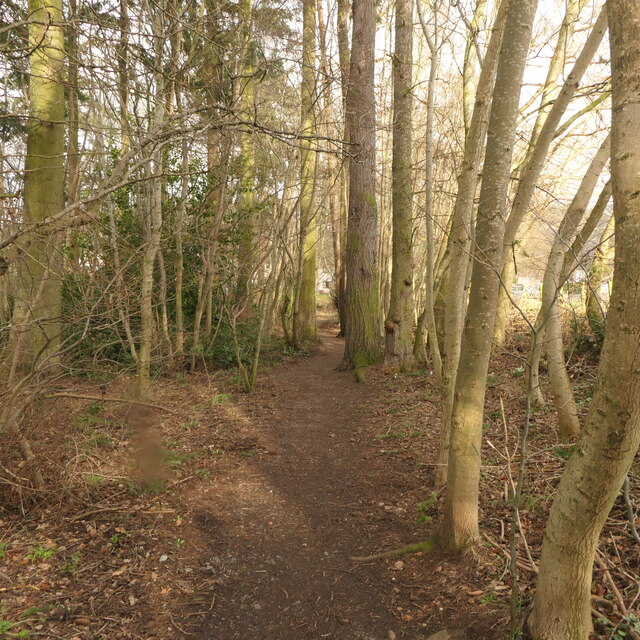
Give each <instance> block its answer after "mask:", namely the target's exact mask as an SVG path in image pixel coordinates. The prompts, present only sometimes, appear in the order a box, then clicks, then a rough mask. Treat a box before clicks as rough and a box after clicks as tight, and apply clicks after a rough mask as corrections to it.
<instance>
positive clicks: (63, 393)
mask: <svg viewBox="0 0 640 640" xmlns="http://www.w3.org/2000/svg"><path fill="white" fill-rule="evenodd" d="M42 397H43V398H46V399H47V400H48V399H51V398H77V399H79V400H96V401H98V402H119V403H123V404H132V405H133V404H139V405H142V406H143V407H150V408H151V409H158V410H160V411H165V412H166V413H172V414H175V411H174V410H173V409H169V408H168V407H163V406H162V405H160V404H153V403H152V402H144V401H143V400H132V399H131V398H118V397H115V398H114V397H109V396H90V395H86V394H83V393H70V392H68V391H60V392H58V393H48V394H47V395H45V396H42Z"/></svg>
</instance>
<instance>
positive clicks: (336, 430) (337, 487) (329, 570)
mask: <svg viewBox="0 0 640 640" xmlns="http://www.w3.org/2000/svg"><path fill="white" fill-rule="evenodd" d="M342 350H343V343H342V341H341V340H338V339H336V338H335V337H333V336H332V335H331V334H330V333H329V332H328V331H324V332H323V334H322V345H321V346H320V353H319V355H316V356H314V357H310V358H302V359H298V360H297V361H296V362H294V363H290V364H287V365H284V366H280V367H278V368H276V369H275V370H274V371H273V372H272V373H270V375H269V380H268V381H266V383H265V384H263V386H266V387H267V388H270V389H271V394H272V397H273V405H267V406H263V409H262V410H260V409H258V415H257V416H253V420H254V422H255V421H256V419H258V420H257V421H258V422H262V425H261V428H260V435H259V443H258V444H259V446H260V448H261V449H262V450H263V451H264V452H266V455H261V456H256V458H255V459H254V460H252V464H251V466H252V471H253V473H250V474H246V473H242V474H240V476H239V477H233V475H235V474H232V477H227V478H220V479H219V481H220V483H222V484H218V489H219V492H218V494H217V497H218V498H219V499H220V500H222V502H223V503H224V505H225V513H224V514H223V515H218V516H217V517H216V518H214V519H212V518H211V517H207V516H206V515H204V514H205V513H206V508H207V505H206V504H201V505H200V508H201V509H202V511H201V513H202V514H203V515H202V517H201V523H202V533H203V534H205V535H208V536H209V544H210V553H211V557H210V558H209V563H210V567H211V570H212V572H214V573H215V574H217V575H218V576H221V577H220V579H219V581H218V584H217V589H216V592H217V594H216V600H215V606H214V607H213V609H212V612H211V615H208V616H206V618H205V619H204V621H202V623H201V624H200V625H199V627H198V628H197V629H196V631H195V633H196V636H197V637H199V638H202V639H205V638H238V639H242V640H247V639H249V638H256V639H257V638H264V639H265V640H266V639H272V640H273V639H280V640H286V639H289V638H291V639H292V640H293V639H297V640H299V639H301V638H335V639H339V638H345V639H347V638H349V639H355V638H361V639H363V640H382V639H387V638H389V637H394V635H393V634H396V637H398V638H400V637H409V636H404V635H403V633H402V631H400V630H398V628H397V627H398V625H397V621H396V620H395V619H394V618H393V616H391V615H390V613H389V612H388V609H387V606H386V605H385V604H384V601H385V598H386V596H387V595H388V594H385V592H384V586H383V585H385V584H386V582H387V581H386V580H383V579H382V578H381V575H380V572H381V568H380V567H379V566H376V565H373V566H358V565H356V564H354V563H353V562H352V561H350V559H349V558H350V556H354V555H361V554H362V553H363V552H364V553H368V552H369V551H370V550H371V548H372V547H371V545H372V544H373V545H378V544H379V543H380V540H384V539H386V538H387V537H388V530H389V528H390V526H393V520H394V518H393V515H392V514H389V513H387V512H383V513H382V515H381V517H379V519H378V523H377V526H376V523H375V522H373V523H372V522H371V518H370V516H369V515H368V514H366V513H365V512H364V511H368V510H369V508H370V506H371V505H372V504H373V503H375V502H376V501H378V500H380V499H381V498H382V499H383V498H384V496H380V495H378V493H379V492H380V491H381V490H383V487H380V486H377V485H379V484H380V478H381V477H382V478H384V469H381V468H380V464H375V463H374V464H372V460H371V458H370V456H368V455H367V452H366V451H363V450H362V447H361V443H360V442H359V438H358V426H359V425H360V423H361V421H363V420H366V412H367V399H368V395H367V394H368V392H370V390H369V389H367V387H366V385H359V384H358V383H357V382H356V381H355V379H354V376H353V373H339V372H337V371H336V367H337V365H338V364H339V362H340V358H341V357H342ZM274 396H275V397H274ZM274 405H275V406H276V407H277V408H276V409H273V408H272V407H273V406H274ZM260 414H262V415H260ZM381 473H382V475H381ZM201 499H202V498H201ZM207 499H208V500H209V499H210V500H211V503H210V504H211V506H212V507H213V511H214V512H215V511H217V509H216V508H215V505H216V499H215V496H211V495H209V496H208V498H207ZM218 518H219V519H218ZM365 520H367V523H366V526H364V525H365ZM372 524H373V526H372ZM389 632H391V634H390V633H389ZM411 637H413V636H411Z"/></svg>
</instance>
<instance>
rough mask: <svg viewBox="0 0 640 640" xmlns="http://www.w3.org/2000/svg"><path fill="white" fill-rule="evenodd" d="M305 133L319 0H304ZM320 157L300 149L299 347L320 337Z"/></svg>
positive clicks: (307, 145) (310, 125)
mask: <svg viewBox="0 0 640 640" xmlns="http://www.w3.org/2000/svg"><path fill="white" fill-rule="evenodd" d="M301 76H302V84H301V87H300V93H301V114H300V115H301V125H302V126H301V128H300V129H301V133H302V135H304V136H313V135H314V134H315V132H316V118H315V103H316V98H317V92H316V0H302V73H301ZM316 163H317V156H316V153H315V151H313V149H312V143H311V141H310V140H304V141H303V142H302V144H301V149H300V199H299V202H300V252H301V256H300V262H301V268H302V273H301V274H300V278H299V279H300V288H299V290H298V291H297V295H296V304H295V308H294V314H293V340H294V343H295V344H296V345H297V346H300V345H301V344H302V343H304V342H309V341H315V340H316V339H317V333H318V332H317V327H316V244H317V242H318V232H317V221H316V205H315V199H314V194H315V180H316Z"/></svg>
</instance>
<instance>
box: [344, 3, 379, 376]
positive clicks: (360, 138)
mask: <svg viewBox="0 0 640 640" xmlns="http://www.w3.org/2000/svg"><path fill="white" fill-rule="evenodd" d="M375 34H376V9H375V2H374V0H353V38H352V49H351V68H350V71H349V90H348V93H347V110H346V117H347V123H348V131H349V143H350V149H351V157H350V161H349V222H348V227H347V256H346V261H347V288H346V318H347V335H346V340H345V353H344V360H343V366H344V367H345V368H356V369H357V368H360V367H364V366H367V365H370V364H373V363H375V362H378V361H379V360H380V357H381V349H380V342H379V337H378V327H379V322H378V318H379V314H380V309H379V306H378V275H377V255H376V248H377V239H378V214H377V207H376V155H375V135H376V133H375V129H376V119H375V96H374V91H373V82H374V55H375Z"/></svg>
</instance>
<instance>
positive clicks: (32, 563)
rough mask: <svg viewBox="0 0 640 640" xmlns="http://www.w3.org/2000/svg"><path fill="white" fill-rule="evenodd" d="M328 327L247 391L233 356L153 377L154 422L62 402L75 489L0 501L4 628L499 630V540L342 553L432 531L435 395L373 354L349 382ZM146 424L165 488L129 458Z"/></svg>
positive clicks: (401, 637)
mask: <svg viewBox="0 0 640 640" xmlns="http://www.w3.org/2000/svg"><path fill="white" fill-rule="evenodd" d="M321 338H322V343H321V344H320V346H319V347H318V349H317V350H316V352H315V353H314V355H313V356H310V357H296V358H294V359H291V360H289V361H286V362H283V363H280V364H278V365H277V366H275V367H273V368H272V369H271V370H269V371H266V372H263V373H262V374H261V377H260V379H259V384H258V388H257V389H256V390H255V391H254V392H253V393H251V394H244V393H238V392H236V389H237V386H236V385H235V384H234V383H233V382H232V381H231V379H230V377H231V375H232V374H231V373H229V372H213V373H211V372H198V373H196V374H194V375H193V376H192V377H189V378H184V377H179V376H176V378H171V377H169V376H167V377H166V378H164V379H159V380H158V381H157V388H156V392H157V397H158V402H159V403H161V404H164V405H166V406H167V407H170V410H169V411H164V412H163V413H162V414H157V415H155V416H153V415H151V416H150V417H149V419H148V423H149V424H147V422H145V423H144V424H145V425H146V430H145V431H141V426H140V424H141V423H140V424H138V422H136V423H135V424H131V416H129V414H128V413H127V411H128V410H127V408H126V407H118V406H117V405H116V406H112V405H108V406H107V407H103V406H102V405H87V401H83V400H81V399H75V400H73V401H60V402H59V403H58V405H56V406H55V407H54V408H55V409H56V412H51V413H50V414H47V415H46V416H45V418H46V420H47V421H48V422H47V424H50V425H51V433H52V434H58V431H59V430H58V429H57V425H59V424H67V423H69V424H72V425H75V426H74V427H73V429H72V428H70V429H69V431H68V435H69V436H70V437H72V438H74V439H72V440H71V441H70V442H71V444H65V443H64V442H63V443H62V444H60V448H59V449H51V460H52V461H55V460H57V459H59V458H62V455H59V454H58V453H56V452H58V451H59V452H60V454H62V453H64V452H67V451H69V450H70V451H72V452H73V451H77V452H79V454H78V455H75V456H73V457H72V458H67V461H66V462H65V463H64V464H63V465H62V467H61V468H63V469H64V470H65V473H66V475H65V476H64V478H66V481H67V482H68V483H71V482H72V481H74V482H76V483H82V484H81V485H80V487H81V488H82V490H81V491H79V492H78V496H77V498H76V501H68V505H67V506H66V507H64V508H62V509H61V508H59V506H58V504H56V503H55V502H52V501H46V502H43V504H42V505H41V506H40V508H34V509H33V511H32V512H30V513H29V514H27V517H25V514H23V513H22V512H21V511H20V510H19V509H17V508H13V509H4V510H0V525H2V526H3V527H4V531H5V534H4V537H0V543H1V545H2V546H0V600H2V605H3V607H4V611H3V612H0V635H2V631H1V629H2V628H3V627H2V625H4V628H10V629H11V632H12V633H17V632H19V631H20V632H21V631H25V632H29V633H31V632H34V633H35V632H37V634H39V635H40V636H42V637H51V638H61V639H63V640H189V639H191V638H193V639H194V640H234V639H235V640H321V639H322V638H328V639H331V640H393V639H394V638H397V639H398V640H427V639H428V638H429V637H430V636H431V635H432V634H434V633H436V632H438V631H440V630H442V629H448V630H449V631H453V630H455V629H459V630H461V631H460V632H458V633H452V635H451V636H450V638H451V639H452V640H453V639H454V638H456V639H458V638H465V639H467V640H496V639H497V638H499V637H503V634H501V631H500V630H501V629H504V628H505V624H506V619H507V615H506V612H507V609H506V607H505V604H506V598H507V597H508V585H507V584H505V581H506V578H505V575H506V573H505V569H504V567H505V562H504V559H503V558H501V557H499V555H498V554H497V553H496V552H495V551H491V550H486V549H485V550H484V552H483V549H482V548H479V549H477V550H476V551H475V552H474V554H473V556H472V555H470V554H469V555H467V556H465V557H463V558H451V557H447V556H445V555H442V554H439V553H435V552H434V553H429V554H416V555H412V556H405V557H403V558H401V559H391V560H383V561H378V562H373V563H368V564H359V563H357V562H354V561H353V560H352V557H353V556H363V555H369V554H372V553H376V552H378V551H380V550H383V549H391V548H395V547H399V546H402V545H404V544H407V543H413V542H418V541H421V540H424V539H425V538H426V537H428V536H429V534H430V532H431V531H432V529H433V523H434V522H437V519H438V517H439V512H440V509H441V507H442V504H441V503H442V500H441V496H439V495H438V493H437V492H432V491H431V489H430V487H431V484H432V469H433V467H432V461H433V460H434V459H435V445H436V442H437V433H436V430H437V425H438V417H437V411H438V402H437V398H436V396H435V395H434V389H433V387H432V386H431V385H430V384H429V383H428V381H427V380H426V379H425V374H424V372H414V373H413V374H412V373H407V374H402V375H399V374H394V373H393V372H391V371H387V370H385V369H384V368H383V367H378V368H372V369H371V370H370V371H368V372H367V382H366V383H365V384H359V383H357V382H356V380H355V376H354V375H353V372H338V371H336V366H337V365H338V364H339V362H340V359H341V358H342V352H343V342H342V340H338V339H336V338H335V330H333V331H332V330H323V332H322V335H321ZM122 384H124V382H123V383H122ZM89 390H91V389H89ZM80 391H81V392H86V391H85V389H84V387H80ZM124 393H125V390H124V389H120V388H117V387H115V388H114V389H111V390H110V394H112V395H113V396H115V397H122V395H123V394H124ZM145 415H146V414H145ZM39 424H40V423H39ZM136 425H137V429H138V430H137V431H136V429H135V428H134V427H136ZM145 434H146V435H145ZM143 435H144V436H145V438H147V440H148V441H147V440H142V439H141V438H142V436H143ZM74 443H75V444H74ZM139 443H142V444H144V443H147V444H148V445H153V446H151V449H150V451H153V452H154V454H155V455H157V456H159V457H158V458H156V457H154V458H153V460H154V461H156V462H155V463H154V464H156V466H157V468H154V469H152V471H154V472H155V473H156V476H154V478H155V477H158V479H159V480H160V481H161V482H160V485H159V486H160V490H158V485H152V484H150V483H149V481H150V480H151V479H152V478H151V477H146V476H145V475H142V476H141V475H140V471H138V467H139V464H138V463H137V462H136V461H138V460H140V462H142V460H143V459H142V458H140V454H139V453H137V451H138V449H139V446H141V445H140V444H139ZM150 460H151V459H150ZM54 472H55V468H54V467H53V466H52V467H51V473H54ZM158 474H159V475H158ZM154 487H155V488H154ZM501 491H502V483H500V482H498V484H497V485H496V492H497V493H498V494H500V493H501ZM495 504H498V502H495V500H494V502H492V505H495ZM491 508H492V509H494V508H495V507H494V506H491ZM502 517H503V518H504V517H505V516H504V514H502ZM498 524H499V521H498V523H497V524H496V526H495V527H494V528H495V529H496V530H494V531H493V534H494V535H498V533H497V532H499V530H500V529H499V528H497V527H498ZM36 553H37V554H39V555H37V557H36ZM7 625H9V627H7ZM16 637H17V636H16ZM25 637H26V636H25Z"/></svg>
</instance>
